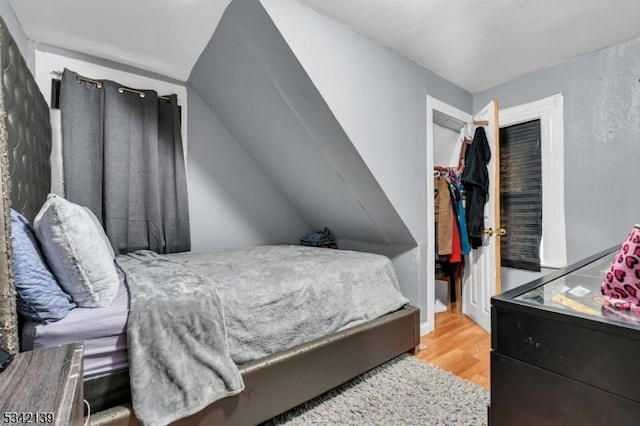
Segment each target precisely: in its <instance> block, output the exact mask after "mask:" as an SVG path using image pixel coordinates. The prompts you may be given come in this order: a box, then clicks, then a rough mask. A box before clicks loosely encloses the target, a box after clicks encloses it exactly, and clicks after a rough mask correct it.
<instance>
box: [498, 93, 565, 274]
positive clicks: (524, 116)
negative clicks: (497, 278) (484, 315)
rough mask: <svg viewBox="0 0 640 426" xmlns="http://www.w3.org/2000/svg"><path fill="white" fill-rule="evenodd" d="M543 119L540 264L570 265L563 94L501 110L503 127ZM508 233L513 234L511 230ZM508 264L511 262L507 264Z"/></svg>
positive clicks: (553, 266) (545, 265)
mask: <svg viewBox="0 0 640 426" xmlns="http://www.w3.org/2000/svg"><path fill="white" fill-rule="evenodd" d="M534 120H537V121H539V122H540V158H541V182H542V238H541V240H540V245H539V247H540V266H542V267H546V268H561V267H564V266H566V265H567V243H566V233H565V215H564V126H563V98H562V95H561V94H558V95H554V96H550V97H548V98H544V99H541V100H539V101H535V102H531V103H528V104H524V105H518V106H515V107H511V108H506V109H503V110H501V111H500V127H501V128H505V127H510V126H513V125H516V124H521V123H527V122H531V121H534ZM506 229H507V233H509V231H510V230H509V229H508V228H506ZM505 266H507V265H505Z"/></svg>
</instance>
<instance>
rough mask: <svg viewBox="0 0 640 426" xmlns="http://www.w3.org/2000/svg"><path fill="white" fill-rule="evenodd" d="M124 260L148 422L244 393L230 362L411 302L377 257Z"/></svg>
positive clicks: (134, 377)
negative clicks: (401, 292) (207, 369)
mask: <svg viewBox="0 0 640 426" xmlns="http://www.w3.org/2000/svg"><path fill="white" fill-rule="evenodd" d="M117 261H118V264H119V265H120V266H121V267H122V268H123V270H124V271H125V273H126V274H127V283H128V285H129V292H130V294H131V308H130V314H129V323H128V336H129V341H128V345H129V359H130V360H129V365H130V367H129V368H130V375H131V385H132V393H133V404H134V411H135V413H136V416H137V417H138V418H140V419H141V420H143V422H144V424H145V425H146V424H160V423H162V422H164V421H165V420H167V421H168V420H170V419H173V418H177V415H175V414H176V413H181V415H186V414H188V413H192V412H195V411H198V410H199V409H201V408H202V407H203V405H202V404H204V405H206V402H205V401H209V402H213V401H214V400H217V399H219V398H222V397H224V396H227V395H230V394H233V393H237V392H239V391H241V390H242V381H241V378H240V376H239V375H238V371H237V368H236V367H235V365H231V364H232V363H231V364H230V363H229V361H230V360H232V361H233V362H234V363H235V364H244V363H247V362H249V361H252V360H255V359H259V358H263V357H265V356H268V355H270V354H273V353H276V352H279V351H282V350H285V349H288V348H291V347H292V346H295V345H297V344H300V343H304V342H308V341H310V340H313V339H316V338H319V337H322V336H325V335H327V334H330V333H333V332H336V331H339V330H342V329H345V328H349V327H353V326H355V325H358V324H362V323H364V322H367V321H369V320H372V319H374V318H377V317H380V316H382V315H384V314H387V313H389V312H393V311H395V310H397V309H399V308H401V307H402V306H403V305H405V304H406V303H408V300H407V299H406V298H404V297H403V296H402V295H401V294H400V291H399V288H398V282H397V279H396V276H395V272H394V270H393V266H392V264H391V261H390V260H389V259H388V258H386V257H384V256H379V255H374V254H369V253H359V252H350V251H343V250H331V249H319V248H311V247H301V246H260V247H253V248H247V249H241V250H234V251H224V252H212V253H181V254H171V255H162V256H161V255H157V254H155V253H152V252H137V253H135V254H130V255H127V256H119V257H118V258H117ZM193 285H195V286H197V288H191V287H192V286H193ZM192 298H193V299H192ZM196 299H197V300H196ZM205 299H210V300H205ZM183 311H186V312H183ZM132 319H133V320H132ZM141 336H144V337H142V338H141ZM132 337H134V339H133V340H132ZM225 337H226V338H225ZM163 348H165V349H167V352H168V353H170V354H171V355H167V354H166V353H164V352H162V349H163ZM177 358H179V359H177ZM191 364H194V367H193V368H192V366H191ZM207 367H211V371H207V372H204V371H202V370H205V369H206V368H207ZM205 384H206V386H205ZM165 386H168V388H167V387H165ZM137 394H140V395H137ZM192 398H193V399H192ZM194 400H195V401H197V403H196V402H194ZM147 416H148V417H147ZM147 419H148V423H147Z"/></svg>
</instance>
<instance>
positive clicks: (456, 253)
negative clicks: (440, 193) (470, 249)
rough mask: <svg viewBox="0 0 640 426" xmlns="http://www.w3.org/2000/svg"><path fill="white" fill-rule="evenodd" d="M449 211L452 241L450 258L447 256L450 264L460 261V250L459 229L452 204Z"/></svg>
mask: <svg viewBox="0 0 640 426" xmlns="http://www.w3.org/2000/svg"><path fill="white" fill-rule="evenodd" d="M452 202H454V203H455V200H453V199H452ZM449 208H450V209H451V221H452V223H451V228H452V230H453V232H452V239H451V256H449V262H451V263H459V262H460V261H461V260H462V250H461V247H460V228H459V226H458V217H457V215H456V214H455V208H454V207H453V204H451V205H450V206H449Z"/></svg>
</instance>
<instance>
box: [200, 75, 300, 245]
mask: <svg viewBox="0 0 640 426" xmlns="http://www.w3.org/2000/svg"><path fill="white" fill-rule="evenodd" d="M187 89H188V99H189V109H188V111H189V149H188V153H187V170H188V182H189V210H190V216H191V217H190V219H191V244H192V250H194V251H203V250H212V249H228V248H236V247H243V246H248V245H257V244H279V243H292V244H296V243H298V242H299V240H300V237H301V236H302V235H303V234H305V233H307V232H309V231H310V228H309V226H308V225H307V224H306V223H305V221H304V220H303V219H302V218H301V217H300V215H298V213H297V212H296V211H295V210H294V209H293V208H292V207H291V205H290V204H289V202H288V201H287V200H286V199H285V198H284V197H283V196H282V194H281V193H280V192H279V191H278V189H277V188H275V187H274V186H273V184H272V183H271V181H270V180H269V179H268V178H267V176H266V175H265V173H264V172H263V170H262V169H261V168H260V166H259V165H258V164H256V162H255V161H254V160H253V159H252V158H251V157H250V156H249V154H247V152H246V151H245V150H244V148H243V147H242V145H240V144H239V143H238V142H237V141H236V140H235V138H234V137H233V136H232V135H231V134H230V133H229V132H228V131H227V129H226V128H225V127H224V125H223V124H222V123H221V122H220V120H218V118H217V117H216V116H215V114H213V112H211V110H210V109H209V107H208V106H207V105H206V104H205V103H204V101H203V100H202V99H201V98H200V96H198V94H197V93H196V92H195V91H194V90H193V89H192V88H191V87H190V86H187Z"/></svg>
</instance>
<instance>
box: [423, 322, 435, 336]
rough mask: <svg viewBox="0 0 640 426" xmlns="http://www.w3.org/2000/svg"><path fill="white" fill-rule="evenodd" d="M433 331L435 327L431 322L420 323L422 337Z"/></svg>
mask: <svg viewBox="0 0 640 426" xmlns="http://www.w3.org/2000/svg"><path fill="white" fill-rule="evenodd" d="M432 331H433V327H431V325H430V324H429V321H424V322H421V323H420V337H422V336H424V335H425V334H429V333H431V332H432Z"/></svg>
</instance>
